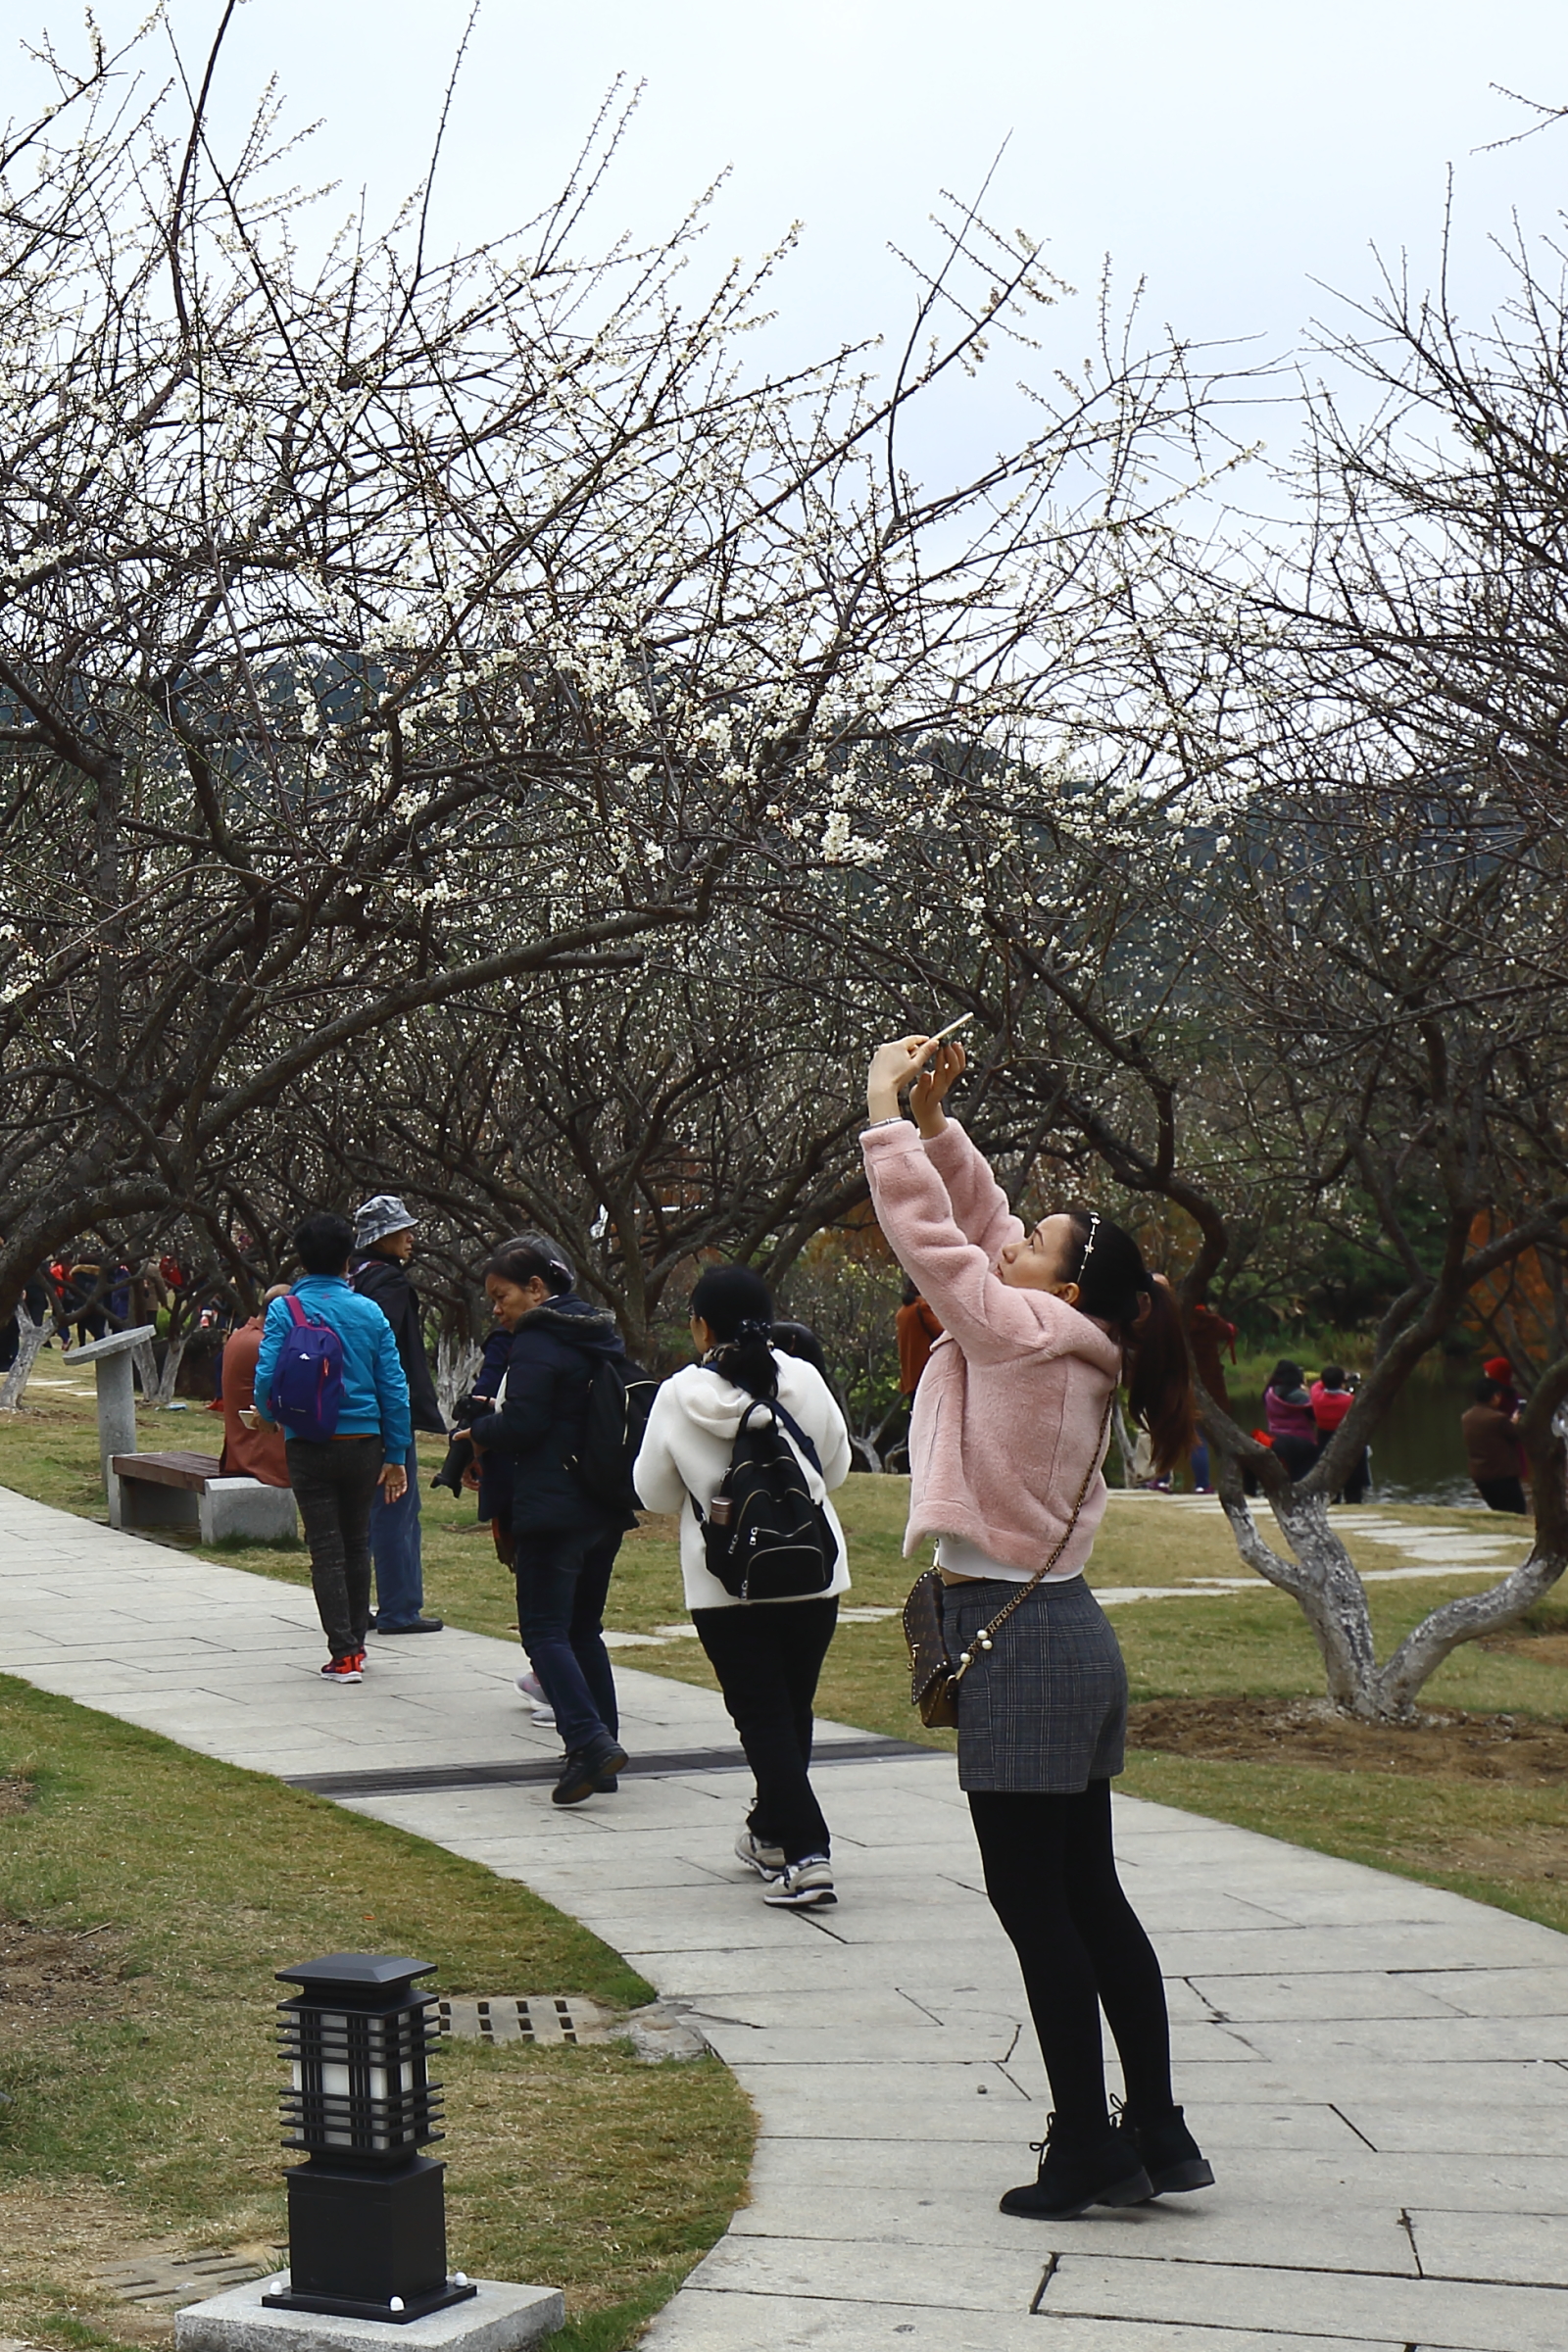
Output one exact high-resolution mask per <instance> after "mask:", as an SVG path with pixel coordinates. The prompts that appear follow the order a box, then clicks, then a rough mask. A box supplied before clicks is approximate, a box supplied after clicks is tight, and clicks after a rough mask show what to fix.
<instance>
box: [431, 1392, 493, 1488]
mask: <svg viewBox="0 0 1568 2352" xmlns="http://www.w3.org/2000/svg"><path fill="white" fill-rule="evenodd" d="M492 1406H493V1399H492V1398H491V1397H472V1396H470V1397H459V1398H458V1401H457V1403H456V1404H455V1405H454V1406H453V1408H452V1410H453V1416H454V1418H455V1419H456V1421H457V1423H458V1426H459V1427H460V1428H466V1427H467V1425H468V1423H469V1422H471V1421H477V1420H478V1418H479V1416H480V1414H481V1413H488V1412H489V1411H491V1409H492ZM472 1461H473V1445H472V1442H471V1440H469V1439H467V1438H454V1439H453V1441H452V1443H451V1445H450V1446H448V1447H447V1457H446V1460H445V1461H444V1462H443V1463H442V1465H441V1467H440V1469H439V1470H438V1471H437V1472H436V1474H435V1476H434V1478H432V1479H431V1481H430V1485H431V1487H432V1488H435V1487H447V1488H450V1490H451V1492H452V1493H453V1494H454V1495H461V1494H462V1493H463V1474H464V1472H465V1470H466V1469H468V1468H469V1467H470V1465H471V1464H472Z"/></svg>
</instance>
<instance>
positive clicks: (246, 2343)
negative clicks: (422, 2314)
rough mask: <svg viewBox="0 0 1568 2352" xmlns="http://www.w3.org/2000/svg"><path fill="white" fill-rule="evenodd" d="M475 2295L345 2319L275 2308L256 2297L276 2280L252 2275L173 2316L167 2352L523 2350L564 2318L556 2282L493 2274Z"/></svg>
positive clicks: (480, 2283) (273, 2289)
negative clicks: (523, 2281) (405, 2315)
mask: <svg viewBox="0 0 1568 2352" xmlns="http://www.w3.org/2000/svg"><path fill="white" fill-rule="evenodd" d="M475 2283H476V2285H477V2287H478V2290H479V2291H478V2293H477V2294H475V2295H472V2296H470V2297H469V2298H468V2300H467V2301H466V2302H463V2303H453V2304H450V2305H449V2306H448V2307H447V2309H446V2310H445V2311H433V2312H431V2313H429V2314H428V2316H427V2317H426V2318H424V2319H422V2320H408V2321H405V2322H404V2323H403V2324H402V2325H399V2324H398V2323H397V2322H396V2321H394V2320H346V2319H338V2318H335V2317H333V2316H332V2315H331V2314H329V2313H327V2312H319V2311H279V2310H278V2309H276V2307H275V2306H273V2307H269V2306H268V2305H267V2304H265V2303H264V2302H263V2300H262V2297H263V2296H264V2295H265V2294H268V2293H275V2292H276V2291H277V2287H276V2281H275V2280H273V2279H271V2278H258V2279H256V2280H254V2281H253V2282H252V2283H251V2284H249V2285H246V2286H231V2287H229V2288H228V2289H227V2291H226V2292H225V2293H223V2294H221V2295H210V2296H209V2297H208V2299H207V2301H206V2302H205V2303H188V2304H187V2305H186V2306H185V2309H184V2310H183V2311H180V2312H176V2313H175V2315H174V2352H367V2347H368V2346H371V2345H375V2346H377V2347H380V2348H381V2352H387V2348H388V2347H392V2346H396V2347H397V2348H398V2352H403V2347H405V2346H406V2347H407V2348H408V2352H522V2347H523V2346H524V2345H525V2344H534V2343H537V2342H538V2341H539V2339H540V2338H541V2337H542V2336H546V2335H553V2334H554V2332H555V2330H556V2329H557V2328H558V2327H564V2326H565V2324H566V2305H565V2298H564V2296H563V2294H562V2292H561V2289H560V2288H559V2287H555V2286H514V2285H512V2284H511V2283H510V2282H509V2281H507V2280H505V2279H500V2278H480V2279H478V2280H476V2281H475Z"/></svg>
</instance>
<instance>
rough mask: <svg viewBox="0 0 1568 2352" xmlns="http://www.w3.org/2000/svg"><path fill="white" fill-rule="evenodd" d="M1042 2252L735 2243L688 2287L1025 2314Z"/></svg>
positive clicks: (807, 2241)
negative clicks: (828, 2296)
mask: <svg viewBox="0 0 1568 2352" xmlns="http://www.w3.org/2000/svg"><path fill="white" fill-rule="evenodd" d="M1048 2253H1049V2248H1048V2247H1046V2246H1044V2245H1042V2244H1039V2243H1036V2244H1032V2245H1029V2244H1026V2245H1023V2246H1020V2247H1018V2248H1017V2249H1016V2250H1013V2251H1008V2250H1007V2249H1005V2248H1000V2247H995V2246H987V2247H975V2248H968V2249H966V2248H964V2247H961V2246H947V2245H943V2246H932V2245H925V2246H920V2245H897V2246H894V2245H874V2244H871V2243H869V2242H868V2241H866V2240H865V2239H863V2238H862V2239H860V2240H859V2241H858V2242H857V2243H855V2244H853V2245H847V2244H843V2243H840V2242H837V2241H834V2240H830V2239H822V2238H801V2239H795V2238H760V2237H742V2236H740V2235H739V2234H737V2233H736V2232H735V2231H734V2230H731V2231H730V2233H729V2234H728V2236H726V2237H721V2238H720V2239H719V2241H718V2244H717V2245H716V2246H715V2247H714V2248H713V2250H712V2252H711V2254H705V2255H704V2257H703V2259H702V2261H701V2262H700V2263H699V2264H698V2266H697V2268H696V2270H695V2271H694V2272H693V2273H692V2283H693V2285H694V2286H703V2287H724V2288H728V2289H729V2290H730V2291H732V2292H740V2293H744V2294H747V2295H813V2294H814V2295H831V2296H834V2297H837V2298H842V2299H843V2300H844V2301H846V2302H862V2303H872V2304H877V2303H889V2302H892V2301H893V2300H894V2299H895V2298H897V2299H898V2300H899V2301H900V2302H907V2303H918V2304H921V2305H923V2306H924V2307H925V2308H926V2309H927V2310H941V2311H985V2312H1001V2313H1015V2314H1018V2315H1022V2314H1024V2313H1027V2311H1028V2309H1029V2306H1030V2304H1031V2303H1032V2302H1033V2300H1034V2298H1035V2295H1036V2293H1037V2292H1038V2290H1039V2286H1040V2274H1041V2270H1042V2268H1043V2266H1044V2263H1045V2261H1046V2258H1047V2255H1048Z"/></svg>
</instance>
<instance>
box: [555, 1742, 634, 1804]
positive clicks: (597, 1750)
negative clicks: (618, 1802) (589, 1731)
mask: <svg viewBox="0 0 1568 2352" xmlns="http://www.w3.org/2000/svg"><path fill="white" fill-rule="evenodd" d="M625 1762H626V1750H625V1749H624V1748H623V1747H622V1746H621V1744H620V1741H619V1740H613V1739H612V1738H611V1736H610V1734H609V1733H608V1732H601V1733H600V1735H599V1737H598V1739H597V1740H591V1741H590V1743H589V1744H588V1746H586V1747H573V1748H570V1749H568V1750H567V1754H566V1761H565V1763H564V1766H563V1768H562V1774H561V1778H560V1780H559V1781H558V1782H557V1783H556V1785H555V1787H554V1789H551V1791H550V1801H551V1803H552V1804H553V1805H580V1804H581V1803H582V1801H583V1799H584V1797H586V1796H597V1795H600V1794H604V1795H609V1794H610V1793H611V1792H612V1790H611V1789H607V1788H606V1783H607V1782H609V1783H611V1784H612V1785H613V1783H614V1779H615V1775H616V1773H617V1772H620V1771H621V1770H622V1769H623V1768H624V1766H625Z"/></svg>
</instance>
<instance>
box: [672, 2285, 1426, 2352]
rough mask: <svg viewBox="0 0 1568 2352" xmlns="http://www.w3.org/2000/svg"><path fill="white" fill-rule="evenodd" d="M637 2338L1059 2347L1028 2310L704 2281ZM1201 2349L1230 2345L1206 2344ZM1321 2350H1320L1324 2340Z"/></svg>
mask: <svg viewBox="0 0 1568 2352" xmlns="http://www.w3.org/2000/svg"><path fill="white" fill-rule="evenodd" d="M638 2340H639V2343H640V2344H641V2345H643V2346H645V2347H646V2348H647V2352H760V2348H761V2347H765V2348H766V2352H825V2347H828V2346H831V2347H832V2352H1056V2347H1055V2345H1054V2342H1053V2343H1052V2344H1051V2345H1050V2346H1048V2345H1047V2344H1046V2343H1045V2342H1044V2340H1043V2339H1042V2335H1041V2329H1040V2323H1039V2321H1038V2320H1033V2319H1030V2318H1029V2317H1028V2316H1027V2315H1023V2316H1021V2317H1003V2316H1001V2315H999V2314H998V2313H996V2312H989V2311H988V2312H985V2313H980V2314H976V2313H969V2312H956V2311H950V2310H945V2309H944V2310H940V2311H927V2310H922V2309H921V2308H920V2306H919V2305H917V2304H910V2303H889V2304H882V2305H880V2306H879V2305H876V2304H870V2303H862V2302H849V2301H844V2300H838V2299H835V2298H834V2297H831V2296H826V2295H822V2296H817V2295H810V2296H790V2295H765V2294H739V2293H728V2294H726V2293H724V2292H722V2291H709V2290H706V2289H704V2288H702V2287H698V2286H686V2287H683V2288H682V2290H681V2292H680V2293H679V2295H677V2296H676V2298H675V2301H674V2302H673V2303H671V2304H667V2305H666V2306H665V2308H664V2310H663V2311H662V2312H661V2314H660V2316H659V2318H658V2319H657V2320H655V2322H654V2324H653V2326H652V2327H650V2328H649V2330H648V2332H647V2333H646V2334H645V2335H643V2336H641V2337H640V2338H639V2339H638ZM1075 2352H1076V2348H1075ZM1082 2352H1090V2348H1089V2347H1084V2348H1082ZM1093 2352H1100V2348H1099V2347H1098V2346H1097V2347H1094V2348H1093ZM1128 2352H1144V2347H1143V2346H1142V2345H1138V2346H1133V2347H1129V2348H1128ZM1202 2352H1231V2347H1229V2346H1222V2347H1216V2346H1213V2345H1205V2346H1203V2347H1202ZM1315 2352H1322V2347H1321V2345H1319V2346H1317V2347H1315ZM1376 2352H1383V2347H1382V2346H1378V2347H1376ZM1392 2352H1398V2347H1393V2348H1392Z"/></svg>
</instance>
